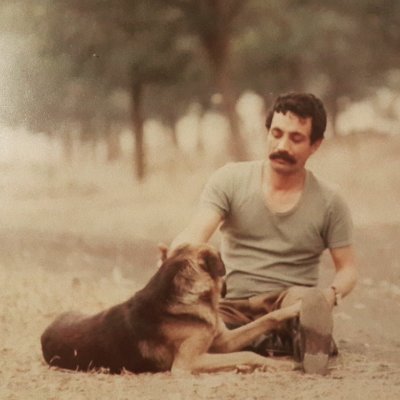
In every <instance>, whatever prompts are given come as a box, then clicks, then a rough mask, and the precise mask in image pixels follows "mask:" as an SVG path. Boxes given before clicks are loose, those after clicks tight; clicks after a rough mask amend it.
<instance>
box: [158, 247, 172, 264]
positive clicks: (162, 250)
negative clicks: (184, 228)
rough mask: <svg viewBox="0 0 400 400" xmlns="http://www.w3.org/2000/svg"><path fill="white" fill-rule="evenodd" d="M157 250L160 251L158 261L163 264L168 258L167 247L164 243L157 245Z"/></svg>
mask: <svg viewBox="0 0 400 400" xmlns="http://www.w3.org/2000/svg"><path fill="white" fill-rule="evenodd" d="M158 250H159V251H160V260H161V262H162V263H163V262H164V261H165V260H166V259H167V257H168V250H169V249H168V246H167V245H166V244H164V243H158Z"/></svg>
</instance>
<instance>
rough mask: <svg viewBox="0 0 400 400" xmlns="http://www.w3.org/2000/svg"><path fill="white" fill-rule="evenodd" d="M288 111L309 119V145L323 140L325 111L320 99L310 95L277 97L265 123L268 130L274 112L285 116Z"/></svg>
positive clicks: (296, 94)
mask: <svg viewBox="0 0 400 400" xmlns="http://www.w3.org/2000/svg"><path fill="white" fill-rule="evenodd" d="M288 111H290V112H292V113H293V114H296V115H298V116H299V117H302V118H307V117H311V121H312V124H311V136H310V142H311V144H313V143H315V142H317V141H318V140H321V139H323V138H324V132H325V129H326V111H325V107H324V105H323V104H322V101H321V100H320V99H318V98H317V97H316V96H314V95H313V94H311V93H288V94H283V95H281V96H279V97H277V99H276V100H275V103H274V105H273V106H272V107H271V108H270V110H269V111H268V115H267V119H266V121H265V126H266V127H267V128H268V130H269V128H270V127H271V122H272V117H273V116H274V113H275V112H278V113H283V114H286V113H287V112H288Z"/></svg>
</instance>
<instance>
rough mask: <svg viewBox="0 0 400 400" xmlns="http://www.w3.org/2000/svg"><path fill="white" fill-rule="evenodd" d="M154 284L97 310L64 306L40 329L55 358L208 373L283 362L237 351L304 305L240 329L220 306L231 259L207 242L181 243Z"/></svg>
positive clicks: (89, 365) (90, 365) (47, 355)
mask: <svg viewBox="0 0 400 400" xmlns="http://www.w3.org/2000/svg"><path fill="white" fill-rule="evenodd" d="M163 258H164V260H163V263H162V265H161V267H160V268H159V269H158V271H157V272H156V273H155V275H154V276H153V277H152V278H151V280H150V281H149V282H148V284H147V285H146V286H145V287H144V288H143V289H142V290H140V291H138V292H137V293H136V294H135V295H134V296H133V297H131V298H130V299H128V300H127V301H126V302H124V303H121V304H118V305H116V306H114V307H111V308H110V309H108V310H105V311H103V312H100V313H99V314H96V315H93V316H85V315H82V314H78V313H66V314H62V315H61V316H59V317H58V318H57V319H56V320H55V321H54V322H53V323H52V324H51V325H50V326H49V327H48V328H47V329H46V330H45V331H44V333H43V334H42V337H41V343H42V351H43V356H44V359H45V360H46V362H47V363H48V364H49V365H52V366H57V367H61V368H67V369H72V370H83V371H87V370H91V369H100V368H105V369H108V370H109V371H110V372H111V373H120V372H121V371H122V370H124V369H125V370H127V371H131V372H134V373H140V372H160V371H168V370H171V371H172V372H179V371H187V372H206V371H216V370H223V369H236V368H237V367H238V366H245V367H249V368H253V369H254V368H255V367H263V368H265V367H267V368H268V367H269V366H275V365H276V363H277V362H278V363H279V361H275V360H272V359H268V358H266V357H262V356H260V355H258V354H255V353H252V352H248V351H239V350H240V349H243V348H244V347H246V346H248V345H249V344H251V343H252V342H253V341H254V340H255V339H257V338H258V337H259V336H260V335H262V334H263V333H265V332H267V331H269V330H271V329H274V328H275V327H276V326H277V325H278V324H279V323H280V322H281V321H283V320H286V319H288V318H292V317H294V316H296V315H297V314H298V311H299V307H298V305H295V306H292V307H289V308H285V309H280V310H277V311H274V312H272V313H269V314H267V315H264V316H262V317H261V318H259V319H257V320H255V321H253V322H251V323H249V324H247V325H244V326H242V327H240V328H237V329H234V330H228V329H227V328H226V326H225V325H224V323H223V321H222V320H221V318H220V316H219V313H218V302H219V299H220V292H221V289H222V287H223V276H224V275H225V266H224V264H223V262H222V260H221V258H220V256H219V253H218V252H217V251H216V250H215V249H214V248H212V247H211V246H208V245H199V246H194V245H182V246H180V247H178V248H177V249H175V250H174V251H173V252H172V253H171V255H170V256H168V257H166V253H164V257H163Z"/></svg>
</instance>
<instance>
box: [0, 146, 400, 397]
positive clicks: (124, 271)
mask: <svg viewBox="0 0 400 400" xmlns="http://www.w3.org/2000/svg"><path fill="white" fill-rule="evenodd" d="M396 143H397V142H396ZM397 146H398V144H397ZM375 147H376V145H375V144H374V148H375ZM389 147H390V149H388V152H389V153H390V151H392V152H393V146H389ZM398 148H399V147H397V149H398ZM360 152H361V154H363V153H362V149H361V150H360ZM372 154H374V153H372ZM387 154H388V153H386V155H387ZM397 154H398V152H397V153H396V157H392V158H391V160H392V161H391V164H390V165H391V167H393V168H394V167H395V166H396V165H397V166H398V161H397ZM328 155H329V154H328ZM376 159H378V157H377V156H376ZM327 160H328V161H327V162H328V163H329V162H330V161H329V160H331V159H329V158H327ZM342 161H343V159H342ZM331 162H332V163H333V161H331ZM361 162H364V161H363V160H362V159H361ZM388 162H389V161H388ZM333 164H334V163H333ZM367 164H368V162H367V161H365V165H367ZM335 165H340V168H344V167H343V163H339V164H335ZM363 166H364V164H362V165H357V166H356V168H359V169H358V170H359V171H360V170H362V168H363ZM393 168H389V169H390V171H391V175H390V177H389V178H388V179H389V182H391V184H398V183H399V182H400V179H399V173H397V175H396V174H394V173H393V171H396V169H393ZM397 170H399V169H397ZM379 171H381V172H382V169H380V170H379ZM0 172H1V174H0V188H1V193H0V199H1V201H2V207H1V210H0V220H1V221H2V222H1V224H2V225H1V227H0V399H2V400H3V399H4V400H6V399H7V400H11V399H25V398H30V399H60V400H66V399H74V400H78V399H103V398H104V399H109V398H113V399H115V400H119V399H132V398H140V399H143V400H146V399H161V398H162V399H167V400H168V399H171V400H181V399H182V400H183V399H241V400H246V399H249V400H250V399H275V400H276V399H285V400H287V399H288V400H289V399H351V400H353V399H354V400H356V399H362V400H370V399H371V400H372V399H374V400H375V399H387V400H397V399H399V398H400V336H399V333H400V318H399V310H400V246H399V243H400V241H399V238H400V223H399V218H398V214H396V210H397V209H396V208H395V207H396V204H397V203H398V200H396V199H398V198H399V197H398V195H399V192H400V191H399V187H397V189H393V187H392V186H390V189H388V191H387V193H389V195H388V196H389V197H387V202H389V204H391V208H390V207H389V208H390V209H389V210H384V209H381V208H380V207H382V203H380V204H379V203H377V201H378V200H379V198H380V197H382V192H381V194H380V195H378V194H377V193H376V189H377V188H379V189H380V190H382V187H383V186H382V185H383V183H382V178H383V176H382V175H381V176H380V177H378V176H376V177H375V178H376V182H375V185H374V184H373V183H374V181H373V179H372V178H371V175H368V173H365V174H364V175H362V179H358V186H354V187H352V185H355V182H356V180H354V181H350V182H349V185H348V186H345V189H347V190H350V189H351V190H353V191H352V192H349V193H348V194H350V196H349V197H351V198H350V203H351V205H352V208H353V211H354V212H355V214H356V217H357V215H358V217H357V218H356V220H357V221H356V222H357V223H356V247H357V252H358V258H359V264H360V280H359V284H358V286H357V287H356V289H355V290H354V292H353V293H352V294H351V295H350V296H349V297H348V298H346V299H345V300H344V302H343V304H342V305H340V306H339V307H338V308H337V309H336V310H335V315H334V318H335V337H336V339H337V342H338V345H339V350H340V355H339V357H338V358H337V359H335V360H333V361H332V362H331V364H330V372H329V374H328V375H327V376H325V377H320V376H311V375H309V376H308V375H304V374H302V373H300V372H297V371H283V370H282V371H280V370H277V371H269V372H257V371H256V372H254V373H250V374H239V373H233V372H224V373H215V374H201V375H196V376H184V377H172V376H170V374H168V373H163V374H143V375H133V374H124V375H121V376H115V375H109V374H106V373H90V374H85V373H77V372H65V371H61V370H57V369H53V368H48V366H47V365H46V364H45V363H44V361H43V359H42V356H41V350H40V341H39V338H40V335H41V333H42V331H43V329H44V328H45V327H46V325H47V324H48V323H49V322H50V321H51V320H52V319H53V318H54V317H55V316H56V315H57V314H58V313H60V312H62V311H66V310H71V309H79V310H82V311H85V312H88V313H91V312H96V311H99V310H101V309H103V308H105V307H108V306H110V305H112V304H115V303H117V302H120V301H123V300H125V299H126V298H127V297H129V296H130V295H131V294H132V293H133V292H135V291H136V290H137V289H139V288H140V287H141V286H142V285H143V284H144V283H145V282H146V281H147V279H148V278H149V277H150V276H151V274H152V273H153V271H154V269H155V264H156V260H157V250H156V244H157V241H158V240H160V239H162V238H164V240H165V241H168V240H170V239H171V237H172V236H173V235H174V234H176V233H177V231H178V230H179V229H181V228H182V227H183V225H184V223H185V221H186V218H187V215H188V214H190V211H191V210H192V209H193V201H194V200H193V199H194V198H195V197H196V195H197V191H198V190H199V188H200V187H201V182H202V180H201V179H203V178H199V179H198V180H197V181H196V183H195V184H194V183H193V182H194V181H193V180H192V181H191V182H192V184H193V186H192V188H189V189H187V188H186V187H184V188H182V187H181V186H179V184H176V186H175V189H176V188H178V189H176V190H178V191H180V192H179V193H180V194H181V195H182V196H181V198H180V199H179V200H177V199H176V192H175V193H174V191H173V190H172V191H171V193H167V192H166V191H162V193H161V194H160V193H159V191H160V187H159V186H160V185H159V184H158V183H157V184H155V183H150V184H147V186H146V185H144V186H141V188H140V194H137V193H136V194H132V193H130V192H129V193H128V191H127V189H126V190H125V189H124V187H125V186H123V185H121V182H122V181H121V179H122V178H120V177H119V175H118V176H117V175H115V170H114V173H113V174H114V175H112V176H111V178H110V180H111V181H112V182H113V183H112V184H110V185H111V186H108V187H111V188H112V190H107V192H106V193H105V192H104V191H103V188H102V187H101V185H96V184H89V183H87V182H86V181H84V178H83V175H82V174H81V175H80V176H79V177H76V176H75V177H74V178H73V179H72V178H71V179H70V178H68V179H69V180H68V179H67V178H65V175H62V174H61V173H60V174H59V173H58V172H57V173H56V172H54V171H52V170H50V172H48V171H47V170H45V172H43V170H42V169H41V167H40V168H39V169H38V168H36V169H35V168H33V169H32V168H31V169H29V170H27V169H22V167H21V168H20V167H18V168H16V167H11V166H6V165H0ZM342 172H343V171H342V170H341V171H339V174H340V175H342ZM57 174H59V175H57ZM103 178H104V176H103ZM124 179H125V178H124ZM346 179H350V178H349V176H346ZM356 183H357V182H356ZM364 184H365V186H364V187H363V186H362V185H364ZM113 185H114V186H113ZM193 188H196V189H193ZM363 188H364V189H363ZM185 190H186V191H189V192H193V193H190V194H191V196H192V197H191V196H189V195H187V193H186V192H185ZM368 190H369V191H368ZM357 193H359V194H357ZM387 193H386V195H387ZM357 196H359V197H357ZM363 196H364V197H365V198H367V199H368V202H369V204H368V205H365V204H364V203H363V206H362V207H364V208H362V207H361V208H360V207H358V204H359V203H360V200H361V198H362V197H363ZM383 196H385V194H383ZM390 196H392V197H393V199H394V200H390V199H391V197H390ZM390 201H392V203H390ZM387 202H386V203H385V204H387ZM397 206H398V204H397ZM160 207H161V211H160ZM383 208H385V207H383ZM386 208H388V207H386ZM363 209H365V210H367V212H368V213H372V214H373V217H372V218H370V219H369V220H367V219H366V218H365V215H366V214H365V213H364V211H363ZM157 210H158V211H157ZM391 215H392V216H393V217H391ZM377 216H379V218H378V217H377ZM382 216H383V217H385V218H383V217H382ZM132 226H133V228H132ZM322 264H323V265H322V269H321V271H322V272H321V284H322V285H323V284H324V282H326V281H329V278H330V276H331V274H332V267H331V264H330V261H329V259H328V257H324V258H323V263H322Z"/></svg>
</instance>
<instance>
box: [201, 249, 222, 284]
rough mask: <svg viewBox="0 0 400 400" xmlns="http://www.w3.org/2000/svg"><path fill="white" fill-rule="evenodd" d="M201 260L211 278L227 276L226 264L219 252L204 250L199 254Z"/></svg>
mask: <svg viewBox="0 0 400 400" xmlns="http://www.w3.org/2000/svg"><path fill="white" fill-rule="evenodd" d="M199 259H200V262H201V263H202V264H203V265H204V267H205V269H206V271H207V272H208V273H209V274H210V275H211V277H213V278H216V277H219V276H224V275H225V273H226V270H225V264H224V263H223V261H222V259H221V256H220V254H219V252H218V251H216V250H211V249H202V250H200V252H199Z"/></svg>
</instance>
